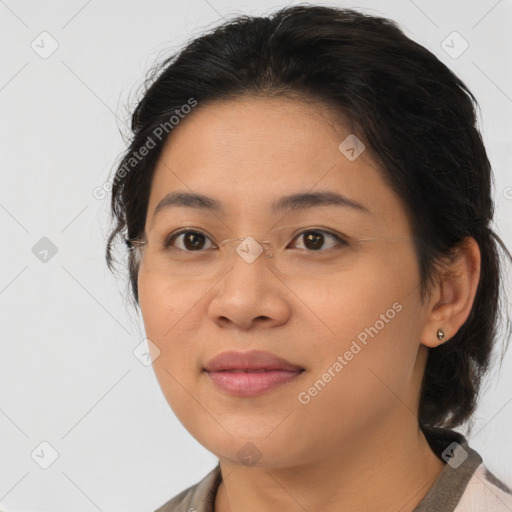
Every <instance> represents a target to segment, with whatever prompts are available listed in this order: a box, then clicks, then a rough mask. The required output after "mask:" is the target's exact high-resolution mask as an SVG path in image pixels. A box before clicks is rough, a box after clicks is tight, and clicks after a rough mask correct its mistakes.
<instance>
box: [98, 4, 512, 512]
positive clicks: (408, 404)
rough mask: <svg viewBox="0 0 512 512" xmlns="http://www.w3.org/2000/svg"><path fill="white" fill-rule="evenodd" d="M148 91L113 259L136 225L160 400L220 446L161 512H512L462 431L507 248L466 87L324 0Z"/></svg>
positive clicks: (236, 40) (164, 70)
mask: <svg viewBox="0 0 512 512" xmlns="http://www.w3.org/2000/svg"><path fill="white" fill-rule="evenodd" d="M150 82H151V83H150V85H149V86H148V87H147V89H146V91H145V93H144V96H143V98H142V100H141V101H140V103H139V104H138V106H137V107H136V109H135V111H134V114H133V119H132V128H133V139H132V142H131V144H130V147H129V148H128V149H127V151H126V153H125V155H124V158H123V160H122V162H121V163H120V165H119V167H118V169H117V174H116V176H115V178H114V184H113V185H114V186H113V191H112V193H113V196H112V211H113V215H114V216H115V220H116V225H115V226H114V229H113V231H112V233H111V235H110V238H109V241H108V248H107V260H108V263H109V265H110V266H111V268H112V265H113V256H112V249H113V247H112V246H113V244H114V242H115V240H116V239H117V238H118V237H125V239H126V243H127V244H128V247H129V248H130V253H129V271H130V278H131V285H132V290H133V297H134V299H135V302H136V304H137V305H138V306H140V308H141V312H142V316H143V319H144V325H145V330H146V334H147V338H148V339H149V340H150V341H149V342H148V345H149V348H150V352H151V358H152V360H153V366H154V370H155V372H156V375H157V378H158V380H159V383H160V386H161V388H162V391H163V393H164V395H165V397H166V399H167V401H168V403H169V405H170V406H171V408H172V409H173V411H174V413H175V414H176V415H177V417H178V418H179V419H180V421H181V422H182V423H183V425H184V426H185V427H186V428H187V429H188V431H189V432H190V433H191V434H192V435H193V436H194V437H195V438H196V439H197V440H198V441H199V442H200V443H201V444H202V445H203V446H205V447H206V448H207V449H208V450H209V451H211V452H212V453H214V454H215V455H216V456H217V457H218V458H219V465H218V466H217V467H216V468H215V469H214V470H212V471H211V472H210V473H209V474H208V475H206V476H205V477H204V478H203V479H202V480H201V481H200V482H199V483H198V484H196V485H194V486H192V487H191V488H189V489H187V490H185V491H183V492H182V493H180V494H179V495H178V496H176V497H174V498H173V499H171V500H170V501H169V502H167V503H166V504H165V505H163V506H162V507H161V508H159V509H158V510H159V512H169V511H193V510H196V511H199V512H203V511H204V512H205V511H216V512H226V511H233V512H234V511H241V510H243V511H245V512H251V511H267V510H269V511H270V510H309V511H313V510H322V511H324V512H328V511H334V510H336V511H339V510H351V511H356V510H357V511H389V510H400V511H402V512H408V511H440V510H443V511H445V510H446V511H457V512H460V511H467V510H510V509H512V494H511V491H510V489H509V488H508V487H507V486H506V485H505V484H504V483H503V482H501V481H500V480H499V479H498V478H496V477H495V476H493V475H492V474H491V473H489V471H488V470H487V469H486V468H485V466H484V464H483V463H482V458H481V457H480V455H479V454H478V453H477V452H475V451H474V450H473V449H471V448H470V447H469V446H468V444H467V441H466V439H465V438H464V437H463V436H462V435H461V434H459V433H457V432H455V431H454V430H452V429H453V428H454V427H457V426H459V425H462V424H463V423H465V422H467V421H468V420H469V419H470V418H471V415H472V413H473V412H474V410H475V406H476V397H477V393H478V390H479V387H480V383H481V380H482V377H483V376H484V375H485V372H486V371H487V370H488V369H489V361H490V355H491V353H492V348H493V346H494V344H495V341H496V340H495V338H496V325H497V318H498V300H499V298H500V283H501V279H500V271H501V265H500V258H499V252H498V245H501V246H502V247H503V244H502V243H501V241H500V239H499V238H498V237H497V235H496V234H495V233H494V232H493V231H492V229H491V228H490V223H491V220H492V216H493V202H492V198H491V169H490V165H489V161H488V158H487V155H486V151H485V148H484V146H483V143H482V139H481V136H480V134H479V131H478V129H477V128H476V122H475V105H476V100H475V99H474V97H473V96H472V94H471V93H470V91H469V90H468V89H467V88H466V87H465V85H464V84H463V83H462V82H461V81H460V80H459V79H458V78H457V77H456V76H454V75H453V74H452V73H451V72H450V71H449V70H448V69H447V68H446V67H445V66H444V65H443V64H442V63H441V62H440V61H439V60H438V59H437V58H436V57H434V56H433V55H432V54H431V53H430V52H429V51H427V50H426V49H425V48H423V47H422V46H420V45H418V44H417V43H415V42H413V41H412V40H410V39H408V38H407V37H406V36H405V35H404V34H403V33H402V31H401V30H400V29H399V28H398V27H397V26H396V25H395V24H394V23H393V22H391V21H389V20H386V19H382V18H378V17H374V16H369V15H364V14H361V13H359V12H356V11H353V10H343V9H335V8H330V7H322V6H296V7H291V8H286V9H283V10H281V11H279V12H276V13H275V14H273V15H272V16H270V17H262V18H252V17H240V18H238V19H236V20H234V21H229V22H227V23H225V24H224V25H223V26H220V27H218V28H217V29H215V30H213V31H211V32H210V33H207V34H205V35H204V36H202V37H200V38H198V39H196V40H194V41H192V42H191V43H190V44H188V45H187V47H186V48H184V50H183V51H182V52H181V53H180V54H179V55H177V56H175V57H172V58H170V59H168V60H166V61H165V62H163V63H162V64H161V66H160V67H159V68H158V69H157V70H156V71H155V77H154V79H153V78H152V79H150ZM503 249H504V250H505V252H506V253H507V255H508V256H509V257H510V254H509V253H508V252H507V251H506V248H505V247H503Z"/></svg>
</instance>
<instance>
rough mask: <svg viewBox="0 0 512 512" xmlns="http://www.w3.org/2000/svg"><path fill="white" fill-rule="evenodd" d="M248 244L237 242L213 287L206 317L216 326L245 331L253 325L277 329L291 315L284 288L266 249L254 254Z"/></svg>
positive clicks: (254, 250)
mask: <svg viewBox="0 0 512 512" xmlns="http://www.w3.org/2000/svg"><path fill="white" fill-rule="evenodd" d="M251 244H252V242H251V241H250V240H249V241H246V242H241V243H240V245H239V246H238V247H237V252H236V253H235V256H234V257H233V258H232V260H231V262H230V266H229V268H228V269H226V271H225V273H224V275H223V277H222V279H221V280H220V282H219V283H218V284H217V285H216V286H215V292H214V294H213V298H212V300H211V302H210V305H209V308H208V314H209V316H210V318H211V320H212V321H213V322H215V323H216V324H217V325H218V326H219V327H223V328H227V327H233V328H238V329H243V330H248V329H251V328H252V327H254V326H255V325H256V324H263V325H265V326H268V327H271V326H278V325H281V324H283V323H285V322H286V321H287V320H288V318H289V316H290V311H291V308H290V305H289V301H288V299H287V294H286V287H285V286H284V284H283V283H282V282H281V281H280V279H279V278H278V277H277V276H276V275H275V273H274V272H272V269H271V265H269V262H272V261H273V260H272V258H269V257H268V250H265V249H264V248H263V246H262V247H261V249H260V251H257V250H256V249H255V246H254V245H251ZM258 252H259V254H257V253H258ZM256 254H257V256H256V257H255V255H256Z"/></svg>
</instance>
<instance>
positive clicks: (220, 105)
mask: <svg viewBox="0 0 512 512" xmlns="http://www.w3.org/2000/svg"><path fill="white" fill-rule="evenodd" d="M348 136H353V134H352V135H351V131H350V128H349V123H348V122H347V120H346V119H343V118H342V117H341V115H340V113H339V112H336V113H335V112H334V111H333V110H332V109H330V108H329V107H328V106H327V105H326V104H323V103H320V102H318V101H310V102H306V101H301V100H299V99H283V98H253V97H246V98H243V99H237V100H223V101H215V102H212V103H209V104H204V105H201V104H199V105H198V106H197V107H196V108H195V109H194V110H193V111H192V113H190V114H189V115H188V116H187V117H185V118H184V119H183V120H181V121H180V123H179V124H178V125H177V126H175V127H174V129H173V131H172V132H171V133H170V135H169V137H168V139H167V141H166V143H165V145H164V148H163V150H162V153H161V156H160V158H159V161H158V163H157V166H156V169H155V174H154V177H153V182H152V187H151V194H150V201H149V208H148V219H147V220H148V222H149V223H150V222H151V220H152V215H153V212H154V210H155V208H156V207H157V205H158V204H159V203H160V202H161V201H162V199H164V197H165V196H166V195H167V194H169V193H170V192H175V191H181V192H187V193H197V194H201V195H204V196H209V197H214V198H216V199H218V200H220V201H221V202H222V204H223V209H224V210H225V212H226V213H230V214H231V215H240V214H242V212H251V211H252V212H260V211H261V212H266V213H268V214H269V215H270V214H272V209H273V208H272V205H275V203H276V201H277V200H278V199H279V198H280V197H282V196H285V195H290V194H293V193H299V192H304V191H312V192H313V191H315V190H316V189H318V190H322V191H328V190H331V191H333V192H338V193H340V194H343V195H344V196H345V197H347V198H350V199H353V200H354V201H357V202H358V203H360V204H363V205H366V206H367V207H368V209H369V210H376V211H377V212H379V210H380V214H382V213H383V212H386V211H387V212H388V213H389V214H391V215H394V216H395V217H396V215H397V213H398V212H397V211H393V209H395V210H396V209H397V208H398V209H400V204H397V198H396V197H395V196H394V194H393V192H392V191H391V189H390V188H389V187H388V185H387V184H386V183H385V182H384V180H383V179H382V177H381V171H380V169H379V167H378V165H377V164H376V163H375V161H374V160H373V158H372V157H371V155H370V151H369V150H364V151H363V152H362V154H361V155H360V156H359V157H358V158H356V159H355V160H352V161H351V160H349V159H348V158H347V157H346V156H345V155H344V154H343V153H342V151H340V149H339V146H340V144H341V143H342V142H343V141H344V140H346V139H347V137H348Z"/></svg>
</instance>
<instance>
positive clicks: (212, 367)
mask: <svg viewBox="0 0 512 512" xmlns="http://www.w3.org/2000/svg"><path fill="white" fill-rule="evenodd" d="M205 370H206V371H207V372H220V371H238V372H240V371H246V372H258V371H260V372H261V371H268V370H285V371H292V372H295V371H300V370H304V368H302V367H300V366H298V365H295V364H292V363H290V362H289V361H286V360H285V359H282V358H280V357H277V356H275V355H274V354H271V353H270V352H262V351H258V350H253V351H250V352H235V351H230V352H222V353H221V354H219V355H218V356H216V357H214V358H213V359H211V360H210V361H209V362H208V363H207V364H206V366H205Z"/></svg>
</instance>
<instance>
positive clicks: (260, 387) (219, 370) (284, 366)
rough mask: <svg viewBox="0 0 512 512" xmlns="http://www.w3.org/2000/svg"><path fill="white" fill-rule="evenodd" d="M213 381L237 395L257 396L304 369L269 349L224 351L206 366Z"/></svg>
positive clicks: (226, 390) (287, 380) (295, 375)
mask: <svg viewBox="0 0 512 512" xmlns="http://www.w3.org/2000/svg"><path fill="white" fill-rule="evenodd" d="M205 371H206V372H207V374H208V376H209V377H210V379H211V381H212V382H213V383H214V384H215V385H216V386H217V387H218V388H219V389H221V390H222V391H224V392H227V393H229V394H231V395H237V396H246V397H249V396H257V395H260V394H262V393H266V392H268V391H270V390H272V389H274V388H276V387H278V386H281V385H283V384H285V383H287V382H289V381H291V380H293V379H295V378H296V377H298V376H299V375H300V374H302V372H304V371H305V369H304V368H302V367H300V366H298V365H295V364H293V363H290V362H289V361H286V360H285V359H282V358H280V357H277V356H275V355H273V354H271V353H269V352H260V351H251V352H223V353H222V354H219V355H218V356H216V357H214V358H213V359H212V360H211V361H209V362H208V364H207V365H206V366H205Z"/></svg>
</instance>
